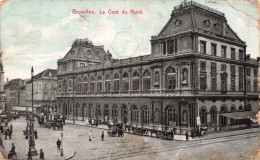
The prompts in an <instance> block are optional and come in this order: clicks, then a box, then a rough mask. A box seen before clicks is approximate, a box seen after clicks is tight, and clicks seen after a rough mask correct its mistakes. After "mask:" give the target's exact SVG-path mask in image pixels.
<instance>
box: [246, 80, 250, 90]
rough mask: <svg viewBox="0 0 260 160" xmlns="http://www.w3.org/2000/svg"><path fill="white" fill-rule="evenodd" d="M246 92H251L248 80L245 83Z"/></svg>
mask: <svg viewBox="0 0 260 160" xmlns="http://www.w3.org/2000/svg"><path fill="white" fill-rule="evenodd" d="M246 91H248V92H250V91H251V80H250V79H248V80H247V81H246Z"/></svg>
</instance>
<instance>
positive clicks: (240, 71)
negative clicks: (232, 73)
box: [239, 66, 244, 76]
mask: <svg viewBox="0 0 260 160" xmlns="http://www.w3.org/2000/svg"><path fill="white" fill-rule="evenodd" d="M243 73H244V67H241V66H240V67H239V75H240V76H243Z"/></svg>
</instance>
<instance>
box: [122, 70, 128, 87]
mask: <svg viewBox="0 0 260 160" xmlns="http://www.w3.org/2000/svg"><path fill="white" fill-rule="evenodd" d="M128 90H129V75H128V73H126V72H125V73H123V91H128Z"/></svg>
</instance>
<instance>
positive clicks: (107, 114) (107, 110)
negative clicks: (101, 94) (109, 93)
mask: <svg viewBox="0 0 260 160" xmlns="http://www.w3.org/2000/svg"><path fill="white" fill-rule="evenodd" d="M104 118H105V122H107V121H108V120H109V108H108V105H107V104H105V105H104Z"/></svg>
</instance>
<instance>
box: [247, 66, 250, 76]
mask: <svg viewBox="0 0 260 160" xmlns="http://www.w3.org/2000/svg"><path fill="white" fill-rule="evenodd" d="M246 75H247V76H251V68H247V69H246Z"/></svg>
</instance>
